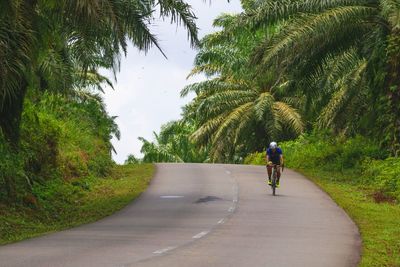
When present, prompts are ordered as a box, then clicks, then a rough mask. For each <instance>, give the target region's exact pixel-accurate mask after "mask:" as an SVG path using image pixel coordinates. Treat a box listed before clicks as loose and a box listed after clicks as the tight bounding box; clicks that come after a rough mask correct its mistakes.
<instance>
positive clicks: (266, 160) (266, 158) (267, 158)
mask: <svg viewBox="0 0 400 267" xmlns="http://www.w3.org/2000/svg"><path fill="white" fill-rule="evenodd" d="M268 162H269V155H268V154H267V155H266V156H265V163H266V164H267V165H268Z"/></svg>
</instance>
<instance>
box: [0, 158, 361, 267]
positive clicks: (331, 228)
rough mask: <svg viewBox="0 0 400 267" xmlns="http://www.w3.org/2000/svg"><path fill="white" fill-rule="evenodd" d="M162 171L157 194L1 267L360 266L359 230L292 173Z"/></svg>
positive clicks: (10, 253) (216, 168) (200, 168)
mask: <svg viewBox="0 0 400 267" xmlns="http://www.w3.org/2000/svg"><path fill="white" fill-rule="evenodd" d="M265 177H266V170H265V167H258V166H240V165H206V164H158V165H157V172H156V176H155V177H154V179H153V181H152V183H151V185H150V187H149V189H148V190H147V191H146V192H145V193H144V194H143V195H142V196H141V197H140V198H139V199H137V200H136V201H135V202H134V203H132V204H130V205H129V206H127V207H126V208H125V209H123V210H122V211H120V212H118V213H116V214H114V215H113V216H110V217H107V218H105V219H103V220H101V221H98V222H96V223H93V224H88V225H84V226H81V227H77V228H74V229H71V230H67V231H63V232H59V233H56V234H50V235H47V236H44V237H40V238H34V239H30V240H27V241H23V242H19V243H15V244H11V245H6V246H1V247H0V266H1V267H3V266H13V267H14V266H40V267H45V266H49V267H50V266H51V267H58V266H71V267H80V266H82V267H83V266H84V267H86V266H127V267H128V266H140V267H145V266H149V267H150V266H151V267H157V266H171V267H179V266H190V267H200V266H207V267H209V266H230V267H232V266H233V267H236V266H246V267H252V266H256V267H258V266H271V267H279V266H295V267H299V266H307V267H314V266H316V267H317V266H318V267H329V266H332V267H339V266H356V265H357V263H358V261H359V257H360V247H361V241H360V237H359V233H358V230H357V227H356V226H355V225H354V223H353V222H352V221H351V220H350V219H349V217H348V216H347V215H346V213H345V212H343V210H342V209H340V208H339V207H338V206H337V205H336V204H335V203H334V202H333V201H332V200H331V199H330V198H329V197H328V196H327V195H326V194H325V193H324V192H322V191H321V190H320V189H319V188H318V187H316V186H315V185H314V184H313V183H311V182H310V181H308V180H307V179H305V178H304V177H302V176H301V175H299V174H297V173H295V172H293V171H290V170H285V172H284V173H283V178H282V182H281V188H280V189H278V191H277V193H278V195H277V196H275V197H274V196H272V195H271V192H270V189H269V188H268V186H267V185H266V184H265Z"/></svg>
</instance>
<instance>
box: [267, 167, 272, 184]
mask: <svg viewBox="0 0 400 267" xmlns="http://www.w3.org/2000/svg"><path fill="white" fill-rule="evenodd" d="M267 172H268V180H270V181H271V175H272V166H269V165H268V166H267Z"/></svg>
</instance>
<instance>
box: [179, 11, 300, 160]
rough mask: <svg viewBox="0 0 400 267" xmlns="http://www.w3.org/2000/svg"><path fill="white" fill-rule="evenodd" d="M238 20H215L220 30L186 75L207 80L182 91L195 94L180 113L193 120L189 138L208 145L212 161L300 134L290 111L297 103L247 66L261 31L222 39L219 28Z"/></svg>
mask: <svg viewBox="0 0 400 267" xmlns="http://www.w3.org/2000/svg"><path fill="white" fill-rule="evenodd" d="M237 19H238V17H237V16H232V15H222V16H221V17H219V18H218V19H216V21H215V23H214V24H215V25H216V26H220V27H223V30H222V31H221V32H217V33H215V34H211V35H208V36H206V37H205V38H204V39H203V40H202V42H201V49H200V51H199V53H198V55H197V57H196V60H195V67H194V69H193V71H192V73H191V75H194V74H198V73H204V74H206V75H207V76H208V77H209V79H208V80H206V81H203V82H200V83H195V84H192V85H189V86H187V87H186V88H184V89H183V90H182V93H181V94H182V96H185V95H186V94H187V93H188V92H191V91H193V92H195V93H196V97H195V98H194V100H193V101H192V102H191V103H190V104H189V105H188V106H187V107H186V112H185V117H187V118H192V119H194V120H195V121H197V122H198V128H197V130H196V131H195V132H194V133H193V135H192V139H193V140H194V141H195V142H196V143H197V144H199V145H203V146H205V145H208V144H210V145H211V150H210V153H211V154H210V155H211V159H212V160H213V161H219V162H221V161H222V162H225V161H232V160H234V157H235V156H237V155H240V154H242V156H244V155H245V154H246V153H249V152H252V151H254V150H262V149H263V148H264V147H265V146H266V143H267V142H268V141H271V140H272V139H276V138H278V139H280V140H282V139H285V138H288V137H289V136H296V135H297V134H299V133H301V132H302V131H303V122H302V120H301V117H300V114H299V113H298V112H297V110H296V108H295V107H294V105H296V104H297V103H298V102H299V99H298V98H297V97H290V96H288V95H286V94H285V87H284V86H281V85H280V84H276V83H275V80H274V75H275V73H274V72H272V71H271V72H270V73H267V74H266V75H258V74H257V72H256V69H255V68H254V67H253V66H251V65H250V64H249V58H250V54H251V52H252V49H253V48H254V47H255V46H256V45H257V44H258V42H259V41H260V39H261V38H262V36H263V33H261V32H252V31H251V30H250V29H249V28H247V29H246V28H242V29H240V30H239V31H235V32H234V34H231V35H225V32H224V30H225V29H226V28H228V27H230V25H232V24H234V23H235V22H236V20H237Z"/></svg>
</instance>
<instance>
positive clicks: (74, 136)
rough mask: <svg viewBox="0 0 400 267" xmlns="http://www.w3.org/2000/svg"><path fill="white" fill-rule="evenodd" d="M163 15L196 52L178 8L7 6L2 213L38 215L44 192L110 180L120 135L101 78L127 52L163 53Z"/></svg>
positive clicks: (17, 0)
mask: <svg viewBox="0 0 400 267" xmlns="http://www.w3.org/2000/svg"><path fill="white" fill-rule="evenodd" d="M157 15H159V16H160V17H161V18H170V19H171V23H177V24H180V25H183V26H184V27H185V28H186V29H187V32H188V37H189V39H190V42H191V44H192V45H193V46H194V45H197V43H198V41H197V27H196V25H195V23H194V22H195V16H194V14H193V13H192V11H191V8H190V6H189V5H187V4H186V3H185V2H184V1H181V0H172V1H171V0H150V1H141V0H132V1H110V0H101V1H87V0H76V1H60V0H30V1H25V0H12V1H11V0H0V203H8V204H17V205H20V204H25V205H28V206H29V205H31V206H33V207H39V206H40V203H38V202H40V198H39V195H40V194H41V192H39V191H37V190H36V189H37V188H41V187H40V186H39V187H38V185H42V186H45V185H47V184H53V183H55V184H57V183H58V182H55V181H61V182H66V183H70V182H71V181H73V180H75V179H86V178H88V177H92V178H93V177H95V178H101V177H106V176H108V175H110V172H111V170H112V168H113V166H114V163H113V161H112V159H111V152H112V150H113V148H112V145H111V143H110V140H111V138H112V136H113V135H115V136H117V137H118V136H119V132H118V127H117V125H116V124H115V123H114V117H111V116H110V115H108V114H107V112H106V110H105V107H104V104H103V102H102V99H101V96H100V95H99V93H100V92H102V86H103V85H104V84H108V85H110V86H112V83H111V81H110V80H108V79H107V78H106V77H104V76H102V75H100V74H99V72H98V70H99V69H100V68H102V69H110V70H113V71H114V73H115V72H117V71H118V69H119V62H120V57H121V56H122V55H124V54H126V51H127V45H128V42H131V43H133V45H134V46H135V47H137V48H138V49H140V50H144V51H147V50H148V49H149V48H150V47H152V46H156V47H158V48H159V49H160V52H161V53H162V51H161V48H160V46H159V44H158V41H157V38H156V36H154V35H153V33H152V32H150V30H149V26H150V24H151V23H152V21H153V19H154V18H155V16H157ZM61 184H62V183H61ZM35 188H36V189H35Z"/></svg>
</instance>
